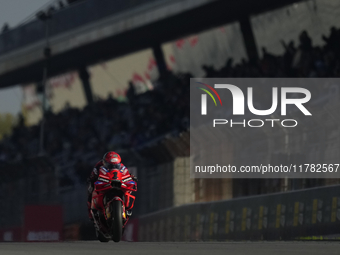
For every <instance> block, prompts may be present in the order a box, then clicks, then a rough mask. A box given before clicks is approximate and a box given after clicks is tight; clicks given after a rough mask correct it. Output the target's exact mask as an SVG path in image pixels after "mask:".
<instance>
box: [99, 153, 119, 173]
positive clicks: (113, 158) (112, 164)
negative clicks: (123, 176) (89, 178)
mask: <svg viewBox="0 0 340 255" xmlns="http://www.w3.org/2000/svg"><path fill="white" fill-rule="evenodd" d="M121 161H122V159H121V158H120V156H119V154H118V153H116V152H114V151H109V152H107V153H105V155H104V157H103V166H104V167H105V168H106V169H107V170H113V169H118V170H119V169H120V166H121Z"/></svg>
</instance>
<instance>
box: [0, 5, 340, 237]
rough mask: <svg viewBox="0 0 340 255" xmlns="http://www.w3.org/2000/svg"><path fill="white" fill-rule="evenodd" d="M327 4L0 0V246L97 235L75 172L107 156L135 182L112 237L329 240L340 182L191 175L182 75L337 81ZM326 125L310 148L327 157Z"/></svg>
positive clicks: (337, 218)
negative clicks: (121, 230) (115, 157)
mask: <svg viewBox="0 0 340 255" xmlns="http://www.w3.org/2000/svg"><path fill="white" fill-rule="evenodd" d="M339 14H340V1H337V0H309V1H298V0H276V1H270V0H256V1H254V0H238V1H234V0H230V1H229V0H228V1H227V0H101V1H98V0H52V1H49V0H39V1H38V0H34V1H24V0H11V1H5V0H1V1H0V26H2V28H1V31H0V204H1V210H0V241H59V240H89V239H95V233H94V228H93V226H92V224H91V222H90V221H89V220H88V215H87V207H86V202H87V193H86V192H87V186H86V179H87V178H88V176H89V175H90V173H91V171H92V169H93V167H94V165H95V164H96V163H97V162H98V161H99V160H100V159H101V158H102V157H103V155H104V153H105V152H107V151H109V150H114V151H115V152H117V153H119V154H120V155H121V157H122V162H123V163H124V164H125V165H126V166H127V167H128V169H129V170H130V172H131V173H133V174H135V175H136V176H138V179H139V183H138V192H137V193H136V197H137V199H136V203H135V208H134V210H133V217H132V218H131V222H130V224H129V225H128V227H127V229H126V231H125V236H124V238H125V240H129V241H191V240H204V241H208V240H282V239H284V240H295V239H304V240H306V239H312V238H314V239H315V238H316V237H315V236H317V238H321V239H326V238H331V239H332V238H333V239H334V238H337V237H338V235H337V234H340V231H339V226H340V190H339V187H340V186H338V185H339V184H340V182H339V180H338V179H287V178H284V179H256V180H252V179H190V171H189V165H190V139H189V137H190V133H189V132H190V131H189V125H190V120H189V117H190V116H189V115H190V114H189V85H190V78H193V77H243V78H245V77H272V78H274V77H296V78H297V77H300V78H301V77H306V78H308V77H313V78H317V77H322V78H325V77H340V25H339V24H340V15H339ZM313 89H314V91H317V88H311V90H313ZM332 93H333V92H332ZM334 94H336V95H337V96H339V89H335V90H334ZM337 106H339V105H337ZM336 109H338V108H335V107H334V108H332V110H331V113H332V114H333V121H334V122H332V123H333V124H334V123H336V124H337V122H338V121H339V115H338V111H337V110H336ZM333 124H329V125H328V126H326V127H320V126H319V127H318V128H315V129H314V131H313V132H315V133H313V134H310V136H309V137H314V136H315V135H316V134H320V132H322V134H324V144H323V146H322V147H320V146H319V147H316V148H317V149H315V150H312V153H313V155H311V157H315V158H316V159H323V160H324V159H325V155H326V154H327V156H329V157H330V158H331V159H332V160H333V161H334V160H338V159H339V156H340V150H339V149H340V148H339V145H340V143H339V139H340V137H339V136H338V135H334V134H335V133H334V132H332V130H333V129H334V125H333ZM296 146H298V145H296ZM320 148H322V149H320ZM256 150H258V149H257V148H252V149H251V150H249V153H250V154H251V153H252V152H255V151H256ZM290 151H291V152H290V153H289V154H287V151H286V150H285V149H282V150H280V149H278V150H275V151H270V152H268V153H267V155H266V156H268V158H270V159H271V161H270V162H274V163H275V162H276V163H278V164H280V163H282V162H283V161H285V162H286V161H287V158H288V157H295V158H296V159H297V161H298V158H299V150H298V149H296V148H295V147H294V148H293V147H292V148H291V150H290ZM291 153H294V155H293V156H291V155H292V154H291ZM228 157H230V158H231V161H232V158H233V157H234V155H228ZM323 162H324V163H327V162H326V161H323ZM302 163H303V162H302ZM313 236H314V237H313ZM339 237H340V235H339Z"/></svg>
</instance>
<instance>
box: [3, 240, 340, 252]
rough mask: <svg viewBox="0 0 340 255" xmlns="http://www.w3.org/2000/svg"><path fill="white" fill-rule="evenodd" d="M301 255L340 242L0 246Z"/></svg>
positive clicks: (6, 247)
mask: <svg viewBox="0 0 340 255" xmlns="http://www.w3.org/2000/svg"><path fill="white" fill-rule="evenodd" d="M31 254H32V255H33V254H34V255H40V254H44V255H45V254H47V255H50V254H51V255H56V254H58V255H69V254H72V255H78V254H79V255H80V254H81V255H87V254H89V255H90V254H91V255H97V254H124V255H126V254H127V255H130V254H141V255H144V254H145V255H146V254H147V255H156V254H157V255H167V254H169V255H170V254H171V255H182V254H183V255H203V254H204V255H213V254H223V255H246V254H250V255H267V254H270V255H281V254H282V255H283V254H284V255H287V254H288V255H301V254H308V255H314V254H327V255H332V254H337V255H339V254H340V242H216V243H212V242H211V243H210V242H209V243H208V242H190V243H158V242H155V243H142V242H141V243H132V242H120V243H114V242H109V243H100V242H96V241H91V242H85V241H84V242H64V243H0V255H31Z"/></svg>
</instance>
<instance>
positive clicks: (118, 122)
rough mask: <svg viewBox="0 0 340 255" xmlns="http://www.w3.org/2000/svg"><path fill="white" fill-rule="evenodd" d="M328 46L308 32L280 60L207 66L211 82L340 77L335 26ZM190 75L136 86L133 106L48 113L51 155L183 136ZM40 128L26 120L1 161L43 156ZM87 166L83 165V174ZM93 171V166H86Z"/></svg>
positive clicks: (0, 153)
mask: <svg viewBox="0 0 340 255" xmlns="http://www.w3.org/2000/svg"><path fill="white" fill-rule="evenodd" d="M323 39H324V41H325V44H324V46H323V47H313V44H312V40H311V38H310V37H309V35H308V33H307V32H306V31H303V32H302V33H301V34H300V37H299V45H297V47H296V46H295V45H294V43H293V42H289V43H288V44H286V43H285V42H283V41H282V45H283V47H284V49H285V52H284V54H283V55H281V56H275V55H273V54H270V53H269V52H267V50H266V49H264V48H263V49H262V50H263V56H262V58H261V59H260V60H258V61H257V62H248V61H245V60H243V61H242V62H241V63H239V64H236V65H234V64H233V62H232V59H229V60H228V61H227V63H226V65H225V66H224V67H223V68H221V69H220V70H216V69H214V68H213V67H208V66H205V67H204V70H205V71H206V76H207V77H340V47H339V45H340V30H339V29H337V28H334V27H332V28H331V32H330V35H329V36H328V37H326V36H323ZM190 77H191V75H190V74H179V75H174V74H173V73H171V72H169V73H168V74H167V75H166V77H162V78H160V79H159V80H157V81H156V82H154V89H153V90H149V91H147V92H145V93H143V94H139V95H136V93H135V92H134V88H133V86H130V88H129V90H128V91H127V99H128V101H127V102H118V101H116V100H115V99H114V98H112V97H109V99H107V100H98V101H96V102H95V103H93V104H92V105H88V106H86V107H85V108H84V109H82V110H79V109H75V108H66V109H65V110H63V111H62V112H60V113H57V114H55V113H51V112H49V113H47V115H46V125H45V127H46V129H45V132H46V139H45V150H46V153H47V154H48V155H52V156H54V155H58V154H59V153H62V152H63V151H64V150H66V149H67V150H69V151H71V152H72V155H71V156H72V157H73V158H76V159H77V158H80V156H81V155H83V154H84V153H86V152H89V151H95V152H96V153H97V155H98V157H100V156H101V155H103V153H104V152H105V151H107V150H109V149H115V150H116V149H117V148H131V147H134V148H136V147H138V146H141V145H143V144H145V143H147V142H148V141H151V140H152V139H156V138H158V137H160V136H162V135H164V134H167V133H169V132H172V131H174V130H175V131H178V132H180V131H182V130H184V129H186V128H187V127H188V125H189V80H190V79H189V78H190ZM38 147H39V126H32V127H25V126H24V125H23V121H21V122H20V123H19V125H18V126H17V127H15V128H14V130H13V134H12V135H11V136H9V137H5V138H4V139H3V140H2V141H1V144H0V161H8V160H20V159H22V158H23V157H32V156H34V155H36V154H37V152H38ZM84 167H85V166H84V165H83V164H82V162H81V161H78V163H77V164H76V166H75V168H76V169H78V170H77V172H78V173H79V174H80V172H82V170H81V169H83V168H84ZM86 167H87V166H86Z"/></svg>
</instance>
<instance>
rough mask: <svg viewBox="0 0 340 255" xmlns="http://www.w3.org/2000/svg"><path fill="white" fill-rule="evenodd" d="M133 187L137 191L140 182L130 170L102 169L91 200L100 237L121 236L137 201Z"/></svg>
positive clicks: (100, 238) (117, 239)
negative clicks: (133, 193)
mask: <svg viewBox="0 0 340 255" xmlns="http://www.w3.org/2000/svg"><path fill="white" fill-rule="evenodd" d="M125 172H126V174H125ZM133 191H137V183H136V182H135V181H134V179H133V178H132V177H131V175H130V174H128V172H127V171H123V172H121V171H120V170H118V169H113V170H107V169H105V168H104V167H103V166H102V167H101V168H100V169H99V176H98V179H97V181H96V182H95V183H94V191H93V195H92V203H91V213H92V216H93V219H94V225H95V229H96V235H97V238H98V240H99V241H101V242H108V241H109V240H110V239H112V240H113V241H114V242H119V241H120V240H121V238H122V235H123V231H124V227H125V226H126V224H127V222H128V220H129V217H128V216H127V211H129V210H131V209H132V208H133V205H134V202H135V196H133V195H131V193H132V192H133Z"/></svg>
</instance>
